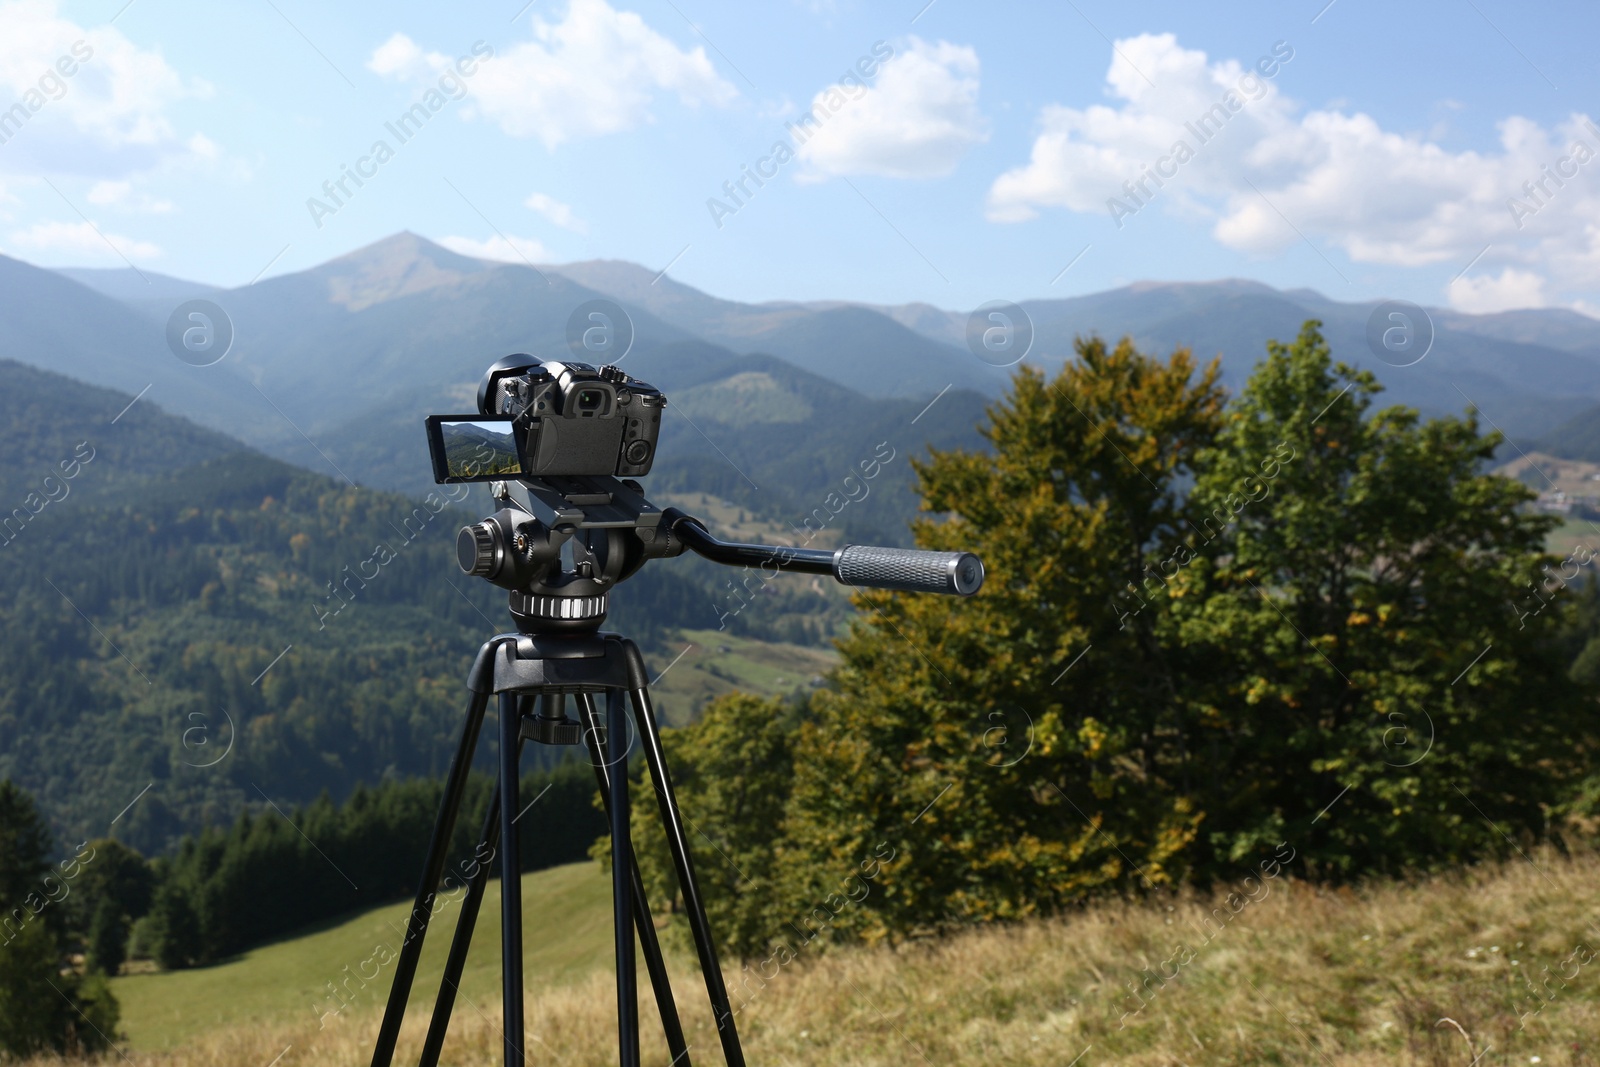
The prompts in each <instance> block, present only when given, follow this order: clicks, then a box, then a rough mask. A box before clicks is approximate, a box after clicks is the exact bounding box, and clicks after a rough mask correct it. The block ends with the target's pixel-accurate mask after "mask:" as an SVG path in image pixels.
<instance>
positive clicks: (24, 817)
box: [0, 779, 50, 921]
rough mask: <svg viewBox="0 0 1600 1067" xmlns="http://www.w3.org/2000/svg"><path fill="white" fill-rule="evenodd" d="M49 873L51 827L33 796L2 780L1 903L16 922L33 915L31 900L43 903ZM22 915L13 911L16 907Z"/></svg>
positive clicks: (0, 816) (0, 829)
mask: <svg viewBox="0 0 1600 1067" xmlns="http://www.w3.org/2000/svg"><path fill="white" fill-rule="evenodd" d="M49 873H50V830H49V828H48V827H47V826H45V822H44V817H43V816H41V815H40V814H39V808H38V806H37V805H35V804H34V802H33V798H32V797H30V796H29V795H28V794H27V793H25V792H24V791H23V790H22V789H21V788H20V787H18V786H17V785H16V784H15V783H14V782H12V781H10V780H9V779H8V780H6V781H0V905H4V909H5V914H6V915H8V916H11V917H12V919H13V921H18V920H21V919H22V917H23V916H24V915H28V916H31V915H32V914H33V912H34V911H35V910H37V909H36V908H29V903H28V902H29V900H30V898H32V899H33V900H34V901H36V902H41V903H42V898H43V897H44V895H45V886H44V878H45V876H46V875H48V874H49ZM19 908H21V909H23V912H22V913H21V914H14V912H15V911H16V909H19Z"/></svg>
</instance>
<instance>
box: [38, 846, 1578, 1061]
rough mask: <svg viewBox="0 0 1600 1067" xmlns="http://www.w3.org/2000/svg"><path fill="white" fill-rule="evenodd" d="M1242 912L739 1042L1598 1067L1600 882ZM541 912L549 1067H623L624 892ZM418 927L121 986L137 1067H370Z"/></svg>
mask: <svg viewBox="0 0 1600 1067" xmlns="http://www.w3.org/2000/svg"><path fill="white" fill-rule="evenodd" d="M1237 888H1238V889H1239V892H1240V893H1248V896H1235V897H1234V898H1233V899H1232V901H1231V904H1230V902H1229V901H1228V899H1227V897H1226V893H1227V889H1226V888H1224V890H1223V891H1222V893H1221V894H1220V895H1219V896H1217V897H1215V898H1206V899H1200V898H1197V897H1195V896H1192V895H1178V896H1173V897H1166V898H1152V899H1147V900H1143V901H1138V902H1106V903H1101V904H1097V905H1094V906H1091V907H1088V908H1085V909H1083V910H1082V911H1080V912H1077V913H1075V914H1072V915H1069V916H1064V917H1061V918H1057V919H1051V920H1043V921H1034V922H1028V923H1021V924H1017V925H1013V926H1007V927H997V928H990V929H981V930H974V931H971V932H969V933H966V934H964V935H961V936H956V937H952V938H948V939H945V940H942V941H938V942H935V943H929V944H924V945H914V946H909V947H902V948H900V949H898V950H891V949H884V948H878V949H851V950H843V951H839V950H835V951H831V952H827V953H824V954H818V953H817V952H816V950H815V949H814V948H806V947H802V948H801V949H800V951H799V959H797V960H796V961H795V962H793V963H790V964H789V965H787V966H785V967H783V968H781V969H777V970H776V973H773V969H772V968H768V969H767V974H766V977H765V978H764V979H763V978H762V977H760V976H759V975H757V976H752V972H751V971H746V970H740V969H739V968H738V966H737V965H729V966H727V967H726V968H725V970H726V971H727V974H728V979H729V982H730V985H731V986H733V987H734V988H735V989H736V990H737V989H743V990H745V992H742V993H737V994H736V1005H739V1006H740V1010H739V1012H738V1016H737V1018H738V1022H739V1026H740V1029H741V1032H742V1034H743V1036H744V1039H745V1047H746V1050H747V1053H748V1058H749V1062H750V1063H751V1064H753V1065H766V1064H780V1065H785V1067H813V1065H819V1067H820V1065H823V1064H827V1065H840V1064H851V1065H861V1067H891V1065H892V1067H907V1065H910V1064H922V1063H928V1064H937V1065H940V1067H943V1065H946V1064H1008V1065H1012V1064H1015V1065H1027V1067H1034V1065H1037V1067H1047V1065H1048V1067H1067V1065H1069V1064H1074V1065H1076V1067H1112V1065H1123V1067H1176V1065H1186V1067H1187V1065H1193V1067H1199V1065H1201V1064H1230V1065H1233V1064H1296V1065H1298V1064H1328V1065H1333V1067H1379V1065H1384V1067H1389V1065H1401V1067H1413V1065H1425V1067H1451V1065H1459V1067H1467V1065H1469V1064H1479V1065H1489V1064H1497V1065H1506V1064H1535V1063H1537V1064H1540V1065H1553V1067H1577V1065H1590V1067H1592V1065H1595V1064H1597V1063H1600V957H1597V956H1596V951H1597V950H1600V929H1597V926H1596V920H1597V918H1600V907H1597V905H1600V858H1597V857H1594V856H1582V857H1579V858H1576V859H1563V858H1560V857H1555V856H1551V855H1545V854H1535V855H1534V856H1532V857H1531V858H1528V859H1517V860H1514V861H1512V862H1510V863H1508V864H1506V865H1504V866H1486V867H1483V868H1480V869H1476V870H1472V871H1467V872H1462V873H1460V874H1456V875H1452V876H1448V877H1442V878H1435V879H1429V880H1419V881H1411V882H1388V883H1375V884H1373V885H1370V886H1368V887H1365V888H1358V889H1338V890H1322V889H1317V888H1315V887H1312V886H1309V885H1307V884H1305V883H1298V882H1293V881H1290V880H1289V879H1288V878H1287V877H1285V878H1280V879H1277V880H1268V881H1265V882H1263V883H1260V884H1259V885H1257V886H1256V888H1255V889H1253V890H1252V889H1251V888H1250V887H1249V886H1241V887H1237ZM524 892H525V896H526V897H527V898H528V899H529V900H530V902H531V901H532V900H539V901H541V902H542V906H543V907H545V908H546V910H547V912H554V913H558V914H559V915H560V921H559V922H549V921H546V922H544V923H535V924H532V925H533V926H534V929H536V930H539V931H540V932H539V933H535V934H533V935H532V936H530V938H529V942H530V948H531V949H532V954H531V955H530V958H529V971H530V976H531V977H532V978H534V979H536V980H537V981H538V985H537V987H535V988H533V989H532V991H531V992H530V995H529V1003H528V1019H529V1035H530V1036H529V1040H528V1048H529V1055H530V1063H557V1064H563V1065H571V1067H577V1065H587V1064H595V1065H599V1064H606V1063H614V1062H615V1054H614V1052H613V1047H614V1040H615V1038H614V1035H615V1029H614V1026H615V1024H614V1021H613V1014H612V1013H613V1005H614V1001H613V1000H612V997H613V993H612V989H613V987H612V984H611V977H610V973H609V957H608V954H607V952H606V949H605V947H604V942H605V932H604V929H603V928H604V925H605V923H604V912H605V907H606V892H605V885H604V882H603V880H602V879H601V877H600V875H599V873H598V871H597V869H596V868H594V867H592V866H576V867H567V868H561V869H558V870H555V871H550V872H545V873H543V874H539V875H533V876H530V877H529V878H527V879H526V881H525V885H524ZM399 910H400V909H382V910H380V911H379V912H374V913H372V914H370V915H368V916H363V917H362V918H360V919H357V920H352V921H351V922H350V923H347V924H344V925H342V926H339V927H336V928H333V929H330V930H324V931H321V932H318V933H315V934H311V935H308V936H306V937H305V938H302V939H299V940H297V941H293V942H288V943H285V944H282V945H277V946H273V947H271V948H267V949H262V950H260V951H259V952H256V953H252V954H251V955H250V956H248V957H246V958H244V959H242V960H239V961H236V962H234V963H230V964H226V965H224V966H221V967H215V968H211V969H209V970H207V971H200V972H190V973H188V974H181V975H165V976H158V977H152V978H134V979H122V980H120V981H119V982H118V986H117V992H118V993H119V995H121V996H122V998H123V1007H124V1012H125V1015H126V1017H127V1018H128V1024H127V1029H128V1031H129V1034H130V1039H131V1040H130V1044H131V1046H132V1047H131V1048H129V1049H127V1050H126V1055H127V1059H128V1062H130V1063H133V1064H140V1065H150V1067H191V1065H200V1064H205V1065H215V1067H266V1065H267V1064H269V1063H272V1062H273V1061H274V1057H277V1056H280V1055H281V1057H282V1058H281V1060H280V1061H278V1062H279V1063H280V1064H281V1065H282V1067H293V1065H296V1064H307V1063H317V1064H329V1065H340V1067H342V1065H351V1067H354V1065H358V1064H365V1063H366V1062H368V1059H369V1057H370V1048H371V1041H372V1036H373V1034H374V1032H375V1030H376V1026H377V1018H378V1012H377V1009H376V1007H375V1006H374V1005H375V1004H376V1003H377V1001H378V991H377V990H374V991H372V992H371V994H370V995H369V1001H370V1002H369V1001H363V1002H362V1003H359V1004H357V1005H355V1006H353V1007H351V1008H350V1009H349V1010H347V1011H345V1012H344V1013H342V1014H341V1015H339V1016H337V1017H334V1018H332V1019H331V1020H329V1021H328V1024H327V1025H326V1026H325V1027H323V1028H321V1029H319V1028H318V1025H317V1019H316V1018H314V1015H313V1011H312V1010H311V1008H310V1007H309V1006H306V1005H305V998H306V997H307V996H308V995H310V994H311V993H312V992H313V991H314V989H315V988H316V986H317V984H318V983H319V982H320V981H322V980H323V978H322V976H323V975H324V974H325V973H326V974H332V973H335V972H337V971H338V970H339V968H341V967H343V966H344V964H345V963H346V962H348V961H349V960H350V959H351V958H353V957H354V958H359V955H360V954H361V953H362V952H363V949H364V946H365V945H366V943H367V941H369V940H371V939H372V938H373V937H374V936H377V937H383V936H385V935H384V932H383V931H384V929H385V928H386V925H387V924H386V923H385V921H384V919H385V917H386V916H387V917H388V918H393V917H394V915H395V914H397V913H398V911H399ZM532 914H537V913H532ZM494 968H495V964H494V951H493V946H491V945H487V944H486V945H484V946H483V951H482V952H481V953H480V955H479V958H478V960H477V962H476V964H475V967H474V970H473V972H472V974H471V975H469V977H468V983H467V987H466V988H467V990H468V992H469V993H470V994H471V997H472V1000H473V1002H474V1006H467V1005H463V1006H462V1008H461V1009H460V1010H458V1012H457V1015H456V1023H455V1025H454V1027H453V1029H452V1031H451V1042H450V1044H449V1045H448V1046H447V1048H446V1062H449V1063H453V1064H489V1063H495V1062H498V1061H499V1042H500V1039H501V1038H500V1032H499V1027H498V1020H499V1014H500V1013H499V1008H498V997H497V996H496V995H495V994H494V990H493V984H494V983H493V976H494ZM674 974H675V975H678V976H681V977H680V978H679V979H678V982H677V984H676V992H677V997H678V1002H679V1004H680V1005H681V1008H682V1011H683V1014H684V1019H685V1025H686V1028H687V1029H688V1032H689V1039H690V1041H691V1044H692V1049H691V1056H692V1058H693V1059H694V1060H695V1062H697V1063H720V1062H721V1059H720V1057H719V1055H718V1053H717V1051H716V1044H717V1041H716V1035H715V1031H714V1029H713V1026H712V1024H711V1020H710V1018H709V1014H708V1012H707V1010H706V1008H705V1001H704V999H703V996H702V993H701V990H700V988H699V986H698V983H697V982H696V981H695V980H694V976H693V972H692V971H691V970H689V969H688V968H686V967H685V966H684V965H683V963H682V961H678V962H677V963H676V964H675V968H674ZM384 981H386V979H384ZM1534 983H1536V984H1538V985H1539V986H1540V987H1541V988H1542V989H1543V990H1544V992H1543V993H1542V994H1536V993H1535V992H1534V991H1533V984H1534ZM641 1001H642V1008H643V1015H644V1020H645V1034H646V1040H645V1062H646V1063H648V1064H653V1065H657V1067H664V1065H666V1064H667V1061H668V1058H667V1056H666V1054H665V1050H664V1047H663V1046H662V1045H661V1042H660V1039H659V1036H658V1035H659V1030H658V1029H657V1028H656V1020H655V1017H654V1013H653V1011H652V1010H651V1008H650V997H649V995H648V993H643V994H642V996H641ZM424 1023H425V1019H424V1018H423V1015H422V1013H421V1012H418V1013H415V1014H414V1016H413V1018H412V1020H411V1021H410V1022H409V1023H408V1027H407V1030H406V1033H405V1035H404V1042H403V1047H402V1061H403V1058H404V1055H405V1054H406V1052H407V1051H409V1053H410V1055H411V1056H412V1057H413V1058H414V1056H415V1052H416V1048H417V1045H418V1043H419V1042H420V1039H421V1032H422V1029H423V1026H424ZM185 1035H188V1036H185ZM180 1037H184V1038H185V1040H184V1043H183V1044H182V1045H180V1046H179V1047H176V1048H172V1049H169V1050H161V1049H158V1048H156V1046H157V1045H159V1044H161V1043H162V1041H163V1040H167V1041H170V1040H174V1039H177V1038H180ZM146 1050H149V1051H146ZM36 1062H37V1063H38V1064H42V1063H44V1062H48V1061H36ZM113 1062H120V1061H118V1060H113Z"/></svg>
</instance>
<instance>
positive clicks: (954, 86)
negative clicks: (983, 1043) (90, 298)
mask: <svg viewBox="0 0 1600 1067" xmlns="http://www.w3.org/2000/svg"><path fill="white" fill-rule="evenodd" d="M524 5H525V6H524ZM1597 31H1600V9H1597V8H1596V7H1595V6H1594V5H1580V4H1576V3H1569V4H1551V3H1545V4H1529V5H1514V4H1512V3H1510V2H1509V0H1439V2H1430V0H1423V2H1414V3H1407V4H1403V5H1402V4H1395V3H1378V2H1376V0H1333V2H1332V3H1328V2H1327V0H1311V2H1301V0H1293V2H1282V0H1280V2H1276V3H1250V2H1229V3H1216V4H1211V3H1195V2H1186V3H1176V2H1173V3H1167V2H1161V3H1126V2H1125V3H1117V2H1112V0H1067V2H1065V3H1059V4H1055V3H1052V4H1042V3H1041V4H1011V5H1005V6H1004V7H1001V6H998V5H986V4H974V3H971V2H970V0H932V2H931V3H929V2H928V0H907V2H899V0H896V2H894V3H871V4H867V3H858V2H853V0H767V2H764V3H761V4H749V3H745V4H736V3H731V2H728V3H723V2H713V0H534V2H532V3H526V0H504V2H500V0H496V2H492V3H487V2H486V3H459V4H450V5H444V4H438V3H427V4H423V3H410V2H399V3H387V4H383V5H378V4H343V5H329V4H315V3H311V2H309V0H239V2H237V3H230V4H227V5H221V4H214V5H202V4H195V3H184V4H178V3H173V2H171V0H131V2H129V0H85V2H75V0H74V2H66V0H0V253H4V254H6V255H9V256H14V257H16V258H19V259H24V260H27V261H29V262H31V263H36V264H40V265H44V266H98V267H118V268H126V267H127V266H129V265H134V266H137V267H139V268H141V269H146V270H151V271H157V272H160V273H164V274H170V275H176V276H179V277H183V278H189V279H194V280H198V281H204V282H209V283H212V284H216V285H222V286H229V287H232V286H240V285H246V284H250V283H252V282H254V281H256V280H259V279H261V278H265V277H272V276H274V275H278V274H284V273H289V272H293V271H297V270H303V269H306V268H307V267H311V266H314V265H316V264H318V263H321V262H324V261H326V260H328V259H331V258H333V257H335V256H338V255H342V254H344V253H346V252H349V251H352V250H354V249H356V248H359V247H362V246H364V245H367V244H370V243H372V242H373V241H377V240H380V239H382V238H384V237H386V236H388V235H390V234H393V233H395V232H397V231H401V230H410V231H412V232H415V233H418V234H421V235H422V236H424V237H427V238H430V239H432V240H435V241H438V242H440V243H442V244H444V245H446V246H447V247H450V248H452V249H454V250H456V251H459V252H464V253H467V254H471V255H480V256H484V257H488V258H496V259H503V260H507V261H511V262H520V261H523V260H526V261H529V262H533V263H561V262H570V261H574V260H587V259H623V260H630V261H633V262H636V263H639V264H642V265H644V266H646V267H648V268H650V269H651V270H654V271H663V272H665V273H666V274H667V275H668V276H670V277H671V278H673V279H675V280H677V281H681V282H684V283H686V284H689V285H693V286H696V287H698V288H700V289H703V290H705V291H707V292H710V293H713V294H716V295H719V296H724V297H728V298H731V299H738V300H748V301H756V300H771V299H789V300H811V299H846V300H857V301H866V302H872V303H883V304H898V303H905V302H911V301H923V302H927V303H930V304H934V305H936V306H939V307H944V308H950V309H970V308H973V307H976V306H978V305H979V304H982V303H984V302H986V301H990V300H1010V301H1020V300H1024V299H1033V298H1041V297H1052V296H1072V295H1076V294H1082V293H1089V292H1096V291H1100V290H1105V289H1110V288H1114V287H1117V286H1121V285H1126V284H1129V283H1131V282H1135V281H1140V280H1167V281H1172V280H1209V279H1216V278H1230V277H1232V278H1252V279H1257V280H1260V281H1263V282H1266V283H1268V284H1270V285H1274V286H1277V287H1279V288H1300V287H1307V288H1312V289H1316V290H1318V291H1319V292H1322V293H1324V294H1326V295H1327V296H1330V297H1332V298H1334V299H1337V300H1349V301H1357V300H1370V299H1375V298H1385V297H1391V298H1399V299H1408V300H1413V301H1415V302H1417V303H1421V304H1424V305H1429V306H1452V307H1455V308H1458V309H1461V310H1464V311H1474V312H1487V311H1497V310H1503V309H1506V308H1515V307H1541V306H1564V307H1572V308H1575V309H1577V310H1580V311H1584V312H1586V313H1591V314H1596V315H1600V182H1597V180H1596V176H1597V174H1600V92H1597V90H1600V65H1597V64H1595V63H1594V62H1593V59H1592V55H1591V53H1592V51H1593V42H1594V41H1595V40H1597V39H1600V32H1597ZM0 299H3V297H0Z"/></svg>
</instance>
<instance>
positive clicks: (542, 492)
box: [456, 475, 983, 634]
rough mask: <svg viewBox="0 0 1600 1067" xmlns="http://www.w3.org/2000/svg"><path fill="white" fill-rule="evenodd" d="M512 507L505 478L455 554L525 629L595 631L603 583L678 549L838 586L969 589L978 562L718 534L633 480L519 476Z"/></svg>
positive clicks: (603, 604)
mask: <svg viewBox="0 0 1600 1067" xmlns="http://www.w3.org/2000/svg"><path fill="white" fill-rule="evenodd" d="M519 482H520V483H521V484H522V485H523V486H524V487H525V488H526V489H527V490H528V495H529V498H530V502H531V503H532V504H533V506H534V507H535V508H536V509H537V510H538V511H539V512H541V513H543V516H542V517H541V515H539V514H535V513H534V512H533V511H530V510H528V509H527V508H524V507H522V505H520V504H519V503H517V501H516V500H515V499H513V498H512V496H511V493H510V488H509V486H508V485H507V484H506V483H505V482H496V483H494V484H493V486H492V489H493V491H494V494H495V498H496V499H497V500H498V501H499V502H500V504H501V508H500V510H499V511H496V512H495V513H494V514H493V515H491V516H489V517H488V518H486V519H484V520H482V521H481V522H476V523H473V524H472V525H470V526H464V527H462V528H461V532H460V533H459V534H457V535H456V561H457V562H458V563H459V564H460V565H461V569H462V570H463V571H465V572H466V573H468V574H471V575H476V576H478V577H480V578H484V579H486V580H487V581H489V582H492V583H493V584H495V585H498V586H501V587H502V588H504V589H508V590H510V593H511V598H510V599H511V604H510V607H511V615H512V618H513V619H515V620H516V623H517V629H518V630H520V631H521V632H523V633H528V634H547V633H571V632H583V631H588V630H595V629H598V628H599V626H600V624H601V622H602V621H604V619H605V615H606V609H607V606H608V597H609V595H610V592H611V590H612V588H613V587H615V586H616V585H617V584H618V583H619V582H623V581H626V580H627V579H628V578H631V577H632V576H633V575H634V574H636V573H638V571H639V568H640V567H642V566H644V564H645V563H646V562H647V561H649V560H652V559H660V558H665V557H668V556H679V555H682V554H683V552H684V550H685V549H688V550H691V551H693V552H695V553H696V554H698V555H700V556H703V557H705V558H706V559H709V560H711V561H712V562H714V563H724V564H727V565H728V566H732V567H750V566H757V567H776V568H778V569H779V570H784V569H787V570H790V571H795V572H799V573H803V574H828V575H832V576H833V577H834V578H835V579H836V580H837V581H839V582H840V583H842V584H844V585H854V586H864V587H867V588H873V589H897V590H903V591H906V592H926V593H945V594H953V595H956V596H971V595H972V594H973V593H976V592H977V591H978V589H979V588H980V587H981V586H982V585H983V563H982V562H981V561H980V560H979V559H978V557H977V556H975V555H973V554H972V553H971V552H927V551H923V550H920V549H908V548H875V547H869V546H865V545H846V546H844V547H843V548H838V549H831V550H830V549H816V548H791V547H789V546H787V545H753V544H740V543H737V542H731V541H721V540H718V539H717V538H716V537H714V536H712V534H711V533H710V532H709V531H708V530H707V529H706V527H705V524H704V523H702V522H701V521H700V520H699V519H696V518H694V517H693V516H691V515H687V514H685V513H683V512H682V511H679V510H678V509H677V508H667V509H665V510H662V509H660V508H657V507H656V506H655V505H654V504H652V503H650V502H649V501H648V500H646V499H645V497H644V493H643V491H642V489H641V487H640V485H639V483H638V482H635V481H633V480H632V479H618V478H614V477H610V476H592V475H591V476H582V477H559V478H522V479H519Z"/></svg>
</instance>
